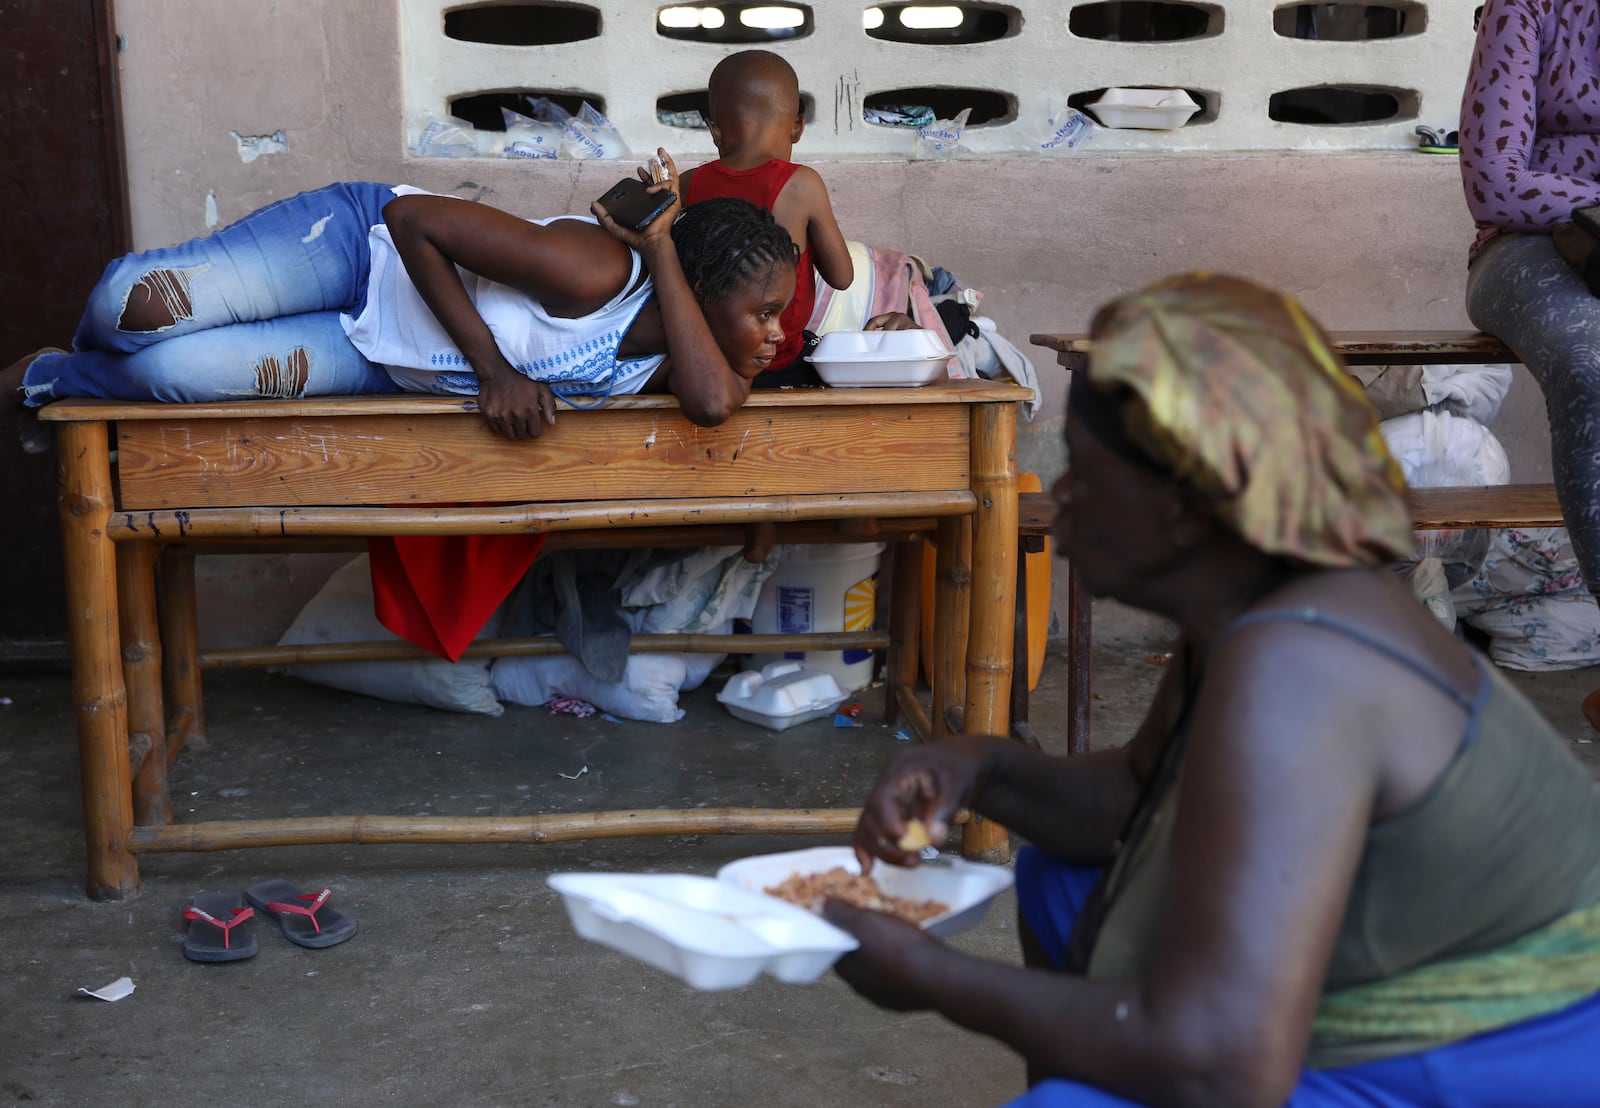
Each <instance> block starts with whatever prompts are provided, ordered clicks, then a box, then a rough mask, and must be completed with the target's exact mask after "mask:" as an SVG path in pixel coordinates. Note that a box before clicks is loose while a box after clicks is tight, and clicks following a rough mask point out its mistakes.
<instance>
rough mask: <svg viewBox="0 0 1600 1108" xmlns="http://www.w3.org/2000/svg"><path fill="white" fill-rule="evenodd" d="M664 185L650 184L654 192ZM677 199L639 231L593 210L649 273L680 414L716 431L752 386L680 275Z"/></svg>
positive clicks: (661, 153) (666, 156)
mask: <svg viewBox="0 0 1600 1108" xmlns="http://www.w3.org/2000/svg"><path fill="white" fill-rule="evenodd" d="M656 153H657V154H658V156H660V158H661V160H662V161H663V162H665V163H666V164H667V167H668V168H669V170H670V171H671V173H672V177H673V179H676V178H677V175H678V169H677V166H676V164H675V163H674V162H673V161H672V157H671V155H669V154H668V153H667V152H666V151H665V150H657V151H656ZM667 187H668V185H652V186H651V191H652V192H655V191H658V190H660V189H663V188H667ZM681 204H682V199H681V197H680V198H679V199H675V200H674V201H673V203H672V206H671V207H669V208H668V209H667V210H666V211H665V212H663V213H662V214H661V215H660V216H658V217H657V218H656V219H655V220H654V221H652V222H651V223H649V224H647V225H646V226H645V227H644V229H643V230H641V231H631V230H629V229H628V228H626V227H623V226H621V225H620V224H618V223H617V221H616V220H614V219H612V218H611V216H610V215H608V214H607V213H606V210H605V208H604V207H602V206H601V205H600V204H598V203H596V204H595V205H594V206H593V208H592V211H593V212H594V214H595V217H596V218H597V219H599V220H600V225H601V226H602V227H604V228H605V229H606V230H607V231H609V232H610V233H611V234H612V235H613V236H614V237H615V238H617V239H618V240H620V241H621V242H623V243H626V244H627V245H629V246H631V247H633V249H635V250H637V251H638V252H639V254H640V256H641V257H643V258H644V264H645V266H646V267H647V268H648V269H649V270H650V279H651V281H653V282H654V284H655V295H656V302H657V303H658V304H659V305H660V308H661V325H662V329H663V330H664V331H665V333H666V344H667V356H668V359H669V364H668V370H667V388H668V389H669V390H671V392H672V393H673V395H675V396H676V397H677V398H678V403H679V405H680V407H681V408H682V409H683V414H684V416H685V417H686V418H688V419H689V421H690V422H692V423H696V424H699V425H700V426H701V427H715V426H716V425H717V424H719V423H722V422H723V421H725V420H726V419H727V418H728V417H729V416H731V415H732V414H733V413H734V412H736V411H738V410H739V408H740V407H742V406H743V404H744V402H745V401H746V400H748V399H749V398H750V382H749V381H748V380H747V379H745V378H744V377H741V376H740V375H739V374H738V373H735V372H734V370H733V367H732V366H730V365H729V364H728V359H727V358H726V357H725V356H724V355H723V353H722V349H721V347H719V346H718V345H717V340H716V337H715V336H714V335H713V334H712V333H711V328H710V326H709V325H708V324H707V323H706V317H705V313H704V312H702V311H701V309H700V304H699V302H698V301H697V300H696V299H695V295H694V290H693V289H692V288H690V287H689V281H688V279H687V278H685V277H684V275H683V266H682V265H681V264H680V263H679V261H678V251H677V247H675V246H674V245H673V242H672V221H673V220H674V219H676V218H677V216H678V212H679V211H680V210H681V208H680V206H681Z"/></svg>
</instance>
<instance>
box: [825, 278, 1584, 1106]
mask: <svg viewBox="0 0 1600 1108" xmlns="http://www.w3.org/2000/svg"><path fill="white" fill-rule="evenodd" d="M1093 334H1094V339H1095V349H1094V355H1093V358H1092V361H1091V363H1090V366H1089V368H1088V370H1087V371H1085V372H1083V373H1079V374H1076V375H1075V376H1074V380H1073V382H1072V388H1071V395H1070V402H1069V404H1068V408H1067V421H1066V439H1067V444H1068V447H1069V449H1070V464H1071V468H1070V471H1069V472H1068V473H1067V474H1066V475H1065V476H1064V477H1062V478H1061V480H1060V481H1058V482H1057V483H1056V485H1055V487H1054V490H1053V494H1054V496H1055V499H1056V502H1057V505H1058V515H1057V519H1056V524H1055V537H1056V541H1057V543H1058V549H1059V550H1060V551H1061V553H1062V555H1063V556H1065V557H1067V558H1069V559H1071V561H1072V565H1073V569H1074V571H1075V572H1077V573H1080V574H1082V575H1083V578H1084V580H1085V581H1086V582H1087V584H1088V587H1089V589H1090V591H1091V592H1092V593H1094V594H1096V595H1099V596H1111V597H1115V598H1116V599H1118V600H1120V601H1122V602H1124V603H1128V604H1132V605H1135V606H1137V607H1140V608H1143V609H1146V610H1148V611H1151V612H1155V613H1157V614H1159V615H1161V616H1164V617H1166V618H1168V619H1170V620H1172V621H1173V622H1174V623H1175V624H1177V626H1178V628H1179V630H1180V632H1181V640H1180V643H1179V646H1178V648H1177V650H1176V651H1175V653H1174V655H1173V659H1172V662H1171V664H1170V665H1169V667H1168V669H1167V672H1166V674H1165V675H1164V678H1163V680H1162V682H1161V685H1160V687H1159V689H1158V691H1157V693H1156V695H1155V699H1154V701H1153V703H1152V704H1151V706H1150V709H1149V712H1148V715H1147V716H1146V718H1145V720H1144V723H1143V724H1142V726H1141V727H1140V728H1139V730H1138V732H1137V734H1136V735H1135V736H1134V737H1133V739H1132V740H1131V741H1130V742H1129V744H1128V745H1127V746H1126V747H1124V748H1122V749H1119V750H1101V751H1096V752H1094V753H1092V754H1089V755H1079V756H1076V757H1071V758H1054V757H1050V756H1048V755H1046V754H1043V753H1040V752H1037V751H1034V750H1030V749H1028V748H1027V747H1025V746H1022V745H1021V744H1018V743H1015V742H1011V741H1009V740H1006V739H1001V738H968V739H960V740H957V741H954V742H949V743H942V744H939V745H936V746H927V747H921V748H918V749H916V750H913V751H907V752H905V753H904V754H902V755H901V756H900V757H899V758H897V759H896V760H895V761H894V763H893V764H891V766H890V767H889V768H888V770H887V771H886V772H885V773H884V775H883V777H882V779H881V780H880V781H879V783H878V784H877V786H876V787H875V788H874V789H873V791H872V792H871V794H870V795H869V796H868V798H867V801H866V805H865V809H864V811H863V814H862V817H861V820H860V823H859V825H858V827H857V830H856V836H855V847H856V852H857V854H858V855H859V856H860V859H861V862H862V865H863V867H866V866H868V865H870V864H871V862H872V861H873V860H874V859H876V858H882V859H884V860H886V861H889V862H892V863H896V864H900V865H914V864H916V862H917V857H916V855H915V854H914V853H913V852H911V851H909V850H907V849H904V848H903V847H902V846H900V845H899V843H900V840H901V836H902V835H904V834H905V833H906V831H907V827H908V825H909V824H910V823H911V822H912V821H913V820H921V821H922V822H923V823H925V824H926V825H927V826H928V827H929V828H930V829H931V832H932V834H933V837H934V838H935V839H936V840H942V839H943V838H944V836H945V835H946V834H947V832H948V828H949V825H950V822H951V820H952V817H953V816H954V815H955V813H956V811H957V809H958V808H961V807H963V806H965V807H968V808H970V809H971V810H973V811H974V812H978V813H981V814H982V815H984V816H987V817H989V818H992V819H995V820H997V821H999V822H1000V823H1003V824H1005V825H1006V826H1007V827H1009V828H1011V829H1013V830H1014V831H1015V832H1016V833H1017V834H1018V835H1020V836H1022V837H1024V838H1026V839H1028V840H1029V841H1030V842H1031V844H1032V845H1031V846H1028V847H1025V848H1023V850H1022V851H1021V852H1020V853H1019V855H1018V858H1017V893H1018V902H1019V908H1020V917H1021V918H1020V930H1021V935H1022V947H1023V952H1024V961H1025V963H1026V965H1025V966H1022V967H1012V966H1002V965H996V964H994V963H992V962H987V961H983V960H980V959H977V958H973V957H970V956H968V955H965V954H962V953H959V952H957V951H954V950H951V949H949V948H947V947H945V946H944V945H942V944H941V943H940V942H938V941H937V940H936V939H933V938H930V937H929V936H927V935H925V934H924V933H922V932H920V931H918V930H916V929H914V928H911V927H908V926H906V925H903V924H901V923H899V922H897V921H895V920H892V919H890V918H888V917H886V916H883V915H881V914H878V913H873V912H868V911H863V910H861V909H856V908H851V907H849V906H847V905H844V904H841V903H838V902H830V903H829V904H828V905H827V906H826V908H825V914H826V915H827V917H828V918H829V919H830V920H832V921H833V922H834V923H836V924H838V925H839V926H841V927H844V928H845V929H847V930H849V931H850V932H852V933H853V934H855V935H856V936H857V937H858V938H859V939H860V940H861V947H860V949H859V951H857V952H856V953H854V954H851V955H847V956H846V957H845V958H844V959H842V960H841V961H840V962H839V963H838V970H839V973H840V974H841V975H842V976H843V977H844V978H845V980H846V981H848V982H849V983H850V984H851V985H852V986H853V987H854V988H855V989H856V990H857V991H858V992H860V993H861V994H862V995H864V996H866V997H867V998H869V999H871V1000H873V1001H875V1002H876V1003H879V1004H882V1005H885V1006H888V1007H893V1008H899V1009H923V1008H931V1009H934V1010H937V1011H939V1012H941V1013H943V1014H944V1015H945V1016H947V1017H948V1018H950V1019H952V1020H955V1021H956V1022H958V1023H960V1024H962V1025H964V1026H966V1027H969V1028H972V1029H973V1030H976V1031H980V1032H983V1033H985V1034H987V1035H992V1036H994V1037H995V1038H997V1039H999V1040H1000V1041H1002V1042H1004V1043H1006V1044H1007V1045H1009V1046H1010V1047H1012V1048H1013V1049H1014V1050H1016V1051H1017V1052H1018V1053H1020V1054H1021V1055H1022V1056H1023V1058H1024V1059H1025V1060H1026V1062H1027V1066H1028V1071H1029V1076H1030V1081H1031V1082H1032V1083H1033V1087H1032V1089H1031V1090H1030V1091H1029V1092H1028V1093H1027V1094H1026V1095H1025V1096H1023V1097H1022V1098H1021V1099H1019V1100H1017V1101H1015V1102H1014V1103H1015V1104H1018V1105H1107V1106H1109V1105H1126V1104H1130V1103H1139V1104H1158V1105H1233V1106H1252V1105H1262V1106H1266V1105H1280V1104H1284V1103H1286V1102H1287V1103H1289V1104H1292V1105H1295V1106H1302V1108H1303V1106H1313V1105H1316V1106H1321V1105H1355V1104H1361V1105H1396V1106H1398V1105H1449V1106H1451V1108H1463V1106H1473V1105H1485V1106H1486V1105H1512V1104H1518V1105H1522V1104H1528V1105H1532V1104H1537V1105H1541V1106H1546V1108H1549V1106H1556V1105H1579V1104H1585V1105H1587V1104H1594V1103H1595V1102H1596V1095H1597V1092H1596V1090H1597V1085H1596V1082H1595V1076H1594V1069H1593V1061H1592V1060H1593V1059H1594V1058H1595V1057H1596V1056H1600V995H1597V990H1600V790H1597V788H1596V786H1595V784H1594V782H1593V781H1592V780H1591V778H1590V777H1589V775H1588V773H1587V772H1586V771H1585V770H1584V769H1583V767H1582V766H1581V765H1580V764H1579V763H1578V762H1577V761H1576V760H1575V759H1574V758H1573V757H1572V756H1571V754H1570V753H1569V751H1568V749H1567V744H1566V742H1565V741H1564V740H1563V739H1562V738H1561V737H1560V736H1558V735H1557V734H1556V733H1555V732H1554V731H1553V730H1552V729H1551V727H1550V726H1549V724H1548V723H1546V722H1545V721H1544V720H1543V719H1542V718H1541V717H1540V716H1539V715H1538V713H1537V712H1536V711H1535V709H1534V708H1533V707H1532V706H1531V705H1529V704H1528V703H1527V702H1526V701H1525V700H1524V699H1523V698H1522V697H1521V696H1520V695H1519V694H1518V693H1517V692H1516V691H1515V690H1514V689H1512V688H1511V687H1510V686H1509V685H1508V684H1507V683H1506V682H1505V680H1504V679H1503V678H1502V677H1501V676H1500V674H1499V673H1498V672H1496V671H1495V670H1494V669H1493V667H1492V666H1490V665H1489V664H1488V663H1487V662H1486V661H1485V660H1484V659H1483V658H1481V657H1480V656H1479V655H1477V654H1476V653H1474V652H1473V651H1471V650H1470V649H1469V648H1468V647H1466V646H1465V645H1464V644H1463V643H1461V642H1460V641H1459V640H1457V639H1456V638H1454V637H1452V636H1451V635H1450V634H1449V633H1448V632H1447V631H1445V630H1444V629H1443V628H1442V627H1441V626H1440V625H1439V623H1438V622H1437V621H1436V620H1435V619H1433V618H1432V617H1431V616H1430V615H1429V614H1428V613H1427V612H1426V611H1425V610H1424V609H1423V607H1422V606H1421V605H1420V604H1418V603H1416V602H1415V600H1414V599H1413V598H1412V597H1411V595H1410V593H1409V592H1408V591H1407V590H1406V589H1405V587H1404V586H1403V585H1402V584H1401V583H1400V582H1399V581H1398V580H1397V579H1396V578H1395V576H1394V575H1393V574H1392V573H1390V572H1389V571H1388V570H1387V569H1386V568H1385V564H1386V563H1389V562H1391V561H1393V560H1395V559H1397V558H1399V557H1400V556H1402V555H1403V554H1404V553H1405V552H1406V551H1408V550H1409V549H1410V548H1411V542H1412V538H1411V525H1410V519H1409V516H1408V513H1407V509H1406V503H1405V499H1404V497H1403V495H1402V491H1403V485H1402V481H1401V478H1400V476H1399V470H1398V468H1397V466H1396V465H1395V462H1394V461H1393V459H1392V458H1391V457H1390V456H1389V455H1388V453H1387V451H1386V450H1385V448H1384V445H1383V439H1382V438H1381V437H1380V436H1379V433H1378V429H1377V422H1376V418H1375V415H1374V413H1373V412H1372V410H1371V408H1370V407H1369V406H1368V404H1367V402H1366V400H1365V398H1364V397H1363V395H1362V393H1361V390H1360V388H1359V386H1358V385H1356V383H1355V382H1354V381H1353V379H1351V378H1350V377H1349V376H1348V375H1347V374H1346V372H1345V371H1344V369H1343V367H1342V366H1341V365H1340V364H1339V362H1338V359H1337V357H1336V356H1335V355H1334V354H1333V353H1332V352H1331V351H1330V350H1329V348H1328V345H1327V342H1326V340H1325V338H1324V336H1323V335H1322V333H1321V331H1320V330H1319V329H1318V328H1317V327H1316V325H1315V324H1314V323H1312V322H1311V321H1310V319H1309V318H1307V316H1306V315H1305V314H1304V312H1303V311H1302V310H1301V308H1300V307H1299V306H1298V305H1297V304H1295V303H1294V302H1293V301H1292V300H1290V299H1288V298H1286V297H1282V296H1276V295H1273V294H1271V293H1269V292H1267V291H1266V290H1263V289H1261V288H1258V287H1256V286H1254V285H1251V284H1249V283H1247V282H1244V281H1241V280H1237V279H1232V278H1226V277H1218V276H1211V275H1205V274H1194V275H1189V276H1185V277H1180V278H1175V279H1172V280H1169V281H1166V282H1163V283H1160V284H1157V285H1154V286H1152V287H1151V288H1149V289H1147V290H1145V291H1144V292H1142V293H1139V294H1136V295H1132V296H1129V297H1126V298H1123V299H1121V300H1117V301H1115V302H1113V303H1111V304H1110V305H1108V306H1107V307H1105V308H1104V309H1102V310H1101V311H1100V312H1099V314H1098V315H1097V317H1096V319H1095V321H1094V326H1093Z"/></svg>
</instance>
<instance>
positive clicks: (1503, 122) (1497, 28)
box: [1461, 0, 1600, 231]
mask: <svg viewBox="0 0 1600 1108" xmlns="http://www.w3.org/2000/svg"><path fill="white" fill-rule="evenodd" d="M1538 8H1539V5H1538V4H1537V3H1536V2H1535V0H1490V2H1489V3H1488V4H1486V5H1485V6H1484V9H1483V18H1482V22H1481V23H1480V25H1479V29H1478V38H1477V44H1476V46H1475V47H1474V49H1473V53H1472V62H1471V65H1470V67H1469V69H1468V71H1467V85H1466V91H1465V93H1464V94H1463V95H1462V98H1461V182H1462V187H1463V188H1464V190H1465V192H1466V197H1467V207H1468V209H1470V210H1471V212H1472V217H1473V219H1475V220H1477V221H1478V222H1479V223H1488V224H1493V225H1494V226H1497V227H1504V228H1507V229H1508V230H1512V231H1540V230H1548V229H1549V228H1550V227H1551V226H1552V225H1554V224H1556V223H1558V222H1560V221H1562V220H1565V219H1567V218H1568V217H1570V216H1571V214H1572V211H1573V209H1575V208H1583V207H1588V206H1590V205H1592V204H1600V183H1597V182H1595V181H1594V180H1593V179H1592V176H1593V173H1592V169H1590V170H1588V171H1586V173H1585V174H1583V175H1578V174H1573V173H1561V172H1552V171H1548V170H1539V169H1534V168H1533V166H1532V162H1533V159H1534V154H1535V151H1536V148H1538V146H1539V144H1540V143H1541V142H1545V143H1548V142H1559V144H1560V146H1559V149H1560V150H1561V151H1562V152H1563V154H1562V157H1565V158H1568V159H1569V160H1575V164H1581V163H1582V162H1583V161H1584V160H1585V158H1587V160H1588V161H1589V163H1590V165H1591V166H1592V164H1593V158H1594V155H1595V154H1596V153H1597V152H1600V137H1597V136H1596V135H1595V134H1593V133H1589V134H1582V133H1577V134H1562V135H1560V136H1559V137H1558V138H1557V139H1541V138H1540V137H1539V133H1538V131H1539V126H1538V125H1539V110H1540V109H1539V105H1540V98H1541V97H1542V96H1547V95H1548V93H1547V90H1546V89H1544V88H1543V87H1541V86H1542V85H1543V84H1544V77H1545V76H1546V75H1542V74H1541V73H1540V72H1539V66H1540V57H1539V53H1540V45H1539V20H1540V16H1539V14H1538ZM1559 160H1560V158H1558V161H1559Z"/></svg>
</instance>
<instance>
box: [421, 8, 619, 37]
mask: <svg viewBox="0 0 1600 1108" xmlns="http://www.w3.org/2000/svg"><path fill="white" fill-rule="evenodd" d="M444 34H445V37H446V38H453V39H457V40H459V41H461V42H483V43H488V44H490V45H493V46H556V45H559V44H561V43H564V42H582V41H584V40H585V39H591V38H599V37H600V12H599V10H598V9H596V8H589V7H585V6H583V5H582V4H480V5H478V6H477V7H472V8H457V9H455V10H454V11H449V12H445V13H444Z"/></svg>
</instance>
